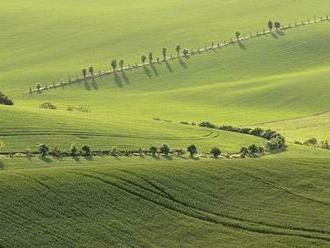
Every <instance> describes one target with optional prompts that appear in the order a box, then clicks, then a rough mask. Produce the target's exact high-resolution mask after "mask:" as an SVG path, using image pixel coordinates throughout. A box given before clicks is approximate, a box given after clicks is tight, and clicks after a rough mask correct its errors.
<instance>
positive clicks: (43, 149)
mask: <svg viewBox="0 0 330 248" xmlns="http://www.w3.org/2000/svg"><path fill="white" fill-rule="evenodd" d="M38 150H39V153H40V154H41V156H42V157H46V156H47V154H48V151H49V147H48V146H46V145H45V144H40V145H39V146H38Z"/></svg>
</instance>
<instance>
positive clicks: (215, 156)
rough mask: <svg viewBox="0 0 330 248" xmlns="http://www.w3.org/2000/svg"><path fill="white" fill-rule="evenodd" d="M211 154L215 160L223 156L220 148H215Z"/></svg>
mask: <svg viewBox="0 0 330 248" xmlns="http://www.w3.org/2000/svg"><path fill="white" fill-rule="evenodd" d="M210 153H211V154H212V156H213V157H214V158H218V157H219V156H220V155H221V150H220V149H219V148H218V147H213V148H212V149H211V152H210Z"/></svg>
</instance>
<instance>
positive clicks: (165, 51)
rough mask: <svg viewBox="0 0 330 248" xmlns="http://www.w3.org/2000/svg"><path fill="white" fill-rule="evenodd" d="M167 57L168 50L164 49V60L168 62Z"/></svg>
mask: <svg viewBox="0 0 330 248" xmlns="http://www.w3.org/2000/svg"><path fill="white" fill-rule="evenodd" d="M166 57H167V48H165V47H164V48H163V58H164V60H166Z"/></svg>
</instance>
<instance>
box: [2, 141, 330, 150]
mask: <svg viewBox="0 0 330 248" xmlns="http://www.w3.org/2000/svg"><path fill="white" fill-rule="evenodd" d="M320 147H321V148H322V149H328V150H330V144H329V141H328V140H323V141H321V144H320ZM0 148H1V145H0Z"/></svg>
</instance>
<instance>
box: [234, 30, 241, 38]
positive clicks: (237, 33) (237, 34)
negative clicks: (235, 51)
mask: <svg viewBox="0 0 330 248" xmlns="http://www.w3.org/2000/svg"><path fill="white" fill-rule="evenodd" d="M235 35H236V39H237V40H238V39H239V37H240V36H241V33H240V32H236V33H235Z"/></svg>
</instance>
